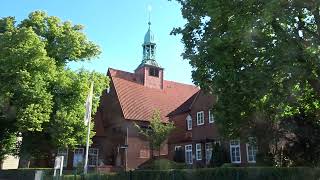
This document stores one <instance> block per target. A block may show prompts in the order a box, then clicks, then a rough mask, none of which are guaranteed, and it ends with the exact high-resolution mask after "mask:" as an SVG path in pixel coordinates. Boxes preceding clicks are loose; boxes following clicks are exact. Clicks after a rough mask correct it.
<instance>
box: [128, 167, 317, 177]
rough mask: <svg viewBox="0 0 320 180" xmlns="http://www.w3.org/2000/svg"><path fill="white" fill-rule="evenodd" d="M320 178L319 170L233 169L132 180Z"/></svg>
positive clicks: (145, 173)
mask: <svg viewBox="0 0 320 180" xmlns="http://www.w3.org/2000/svg"><path fill="white" fill-rule="evenodd" d="M319 177H320V169H319V168H274V167H233V168H204V169H183V170H166V171H164V170H141V171H134V172H132V180H140V179H151V180H171V179H174V180H214V179H219V180H232V179H236V180H257V179H259V180H302V179H303V180H318V178H319Z"/></svg>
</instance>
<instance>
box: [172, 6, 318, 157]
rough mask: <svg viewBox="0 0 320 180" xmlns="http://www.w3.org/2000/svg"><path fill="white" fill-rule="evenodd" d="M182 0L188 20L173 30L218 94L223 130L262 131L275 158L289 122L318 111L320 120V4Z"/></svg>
mask: <svg viewBox="0 0 320 180" xmlns="http://www.w3.org/2000/svg"><path fill="white" fill-rule="evenodd" d="M177 1H178V2H179V3H180V4H181V5H182V8H181V11H182V15H183V17H184V18H185V19H186V21H187V23H186V25H185V26H184V27H182V28H181V27H180V28H175V29H174V30H173V31H172V34H181V35H182V41H183V43H184V45H185V52H184V53H183V57H184V58H185V59H187V60H189V62H190V64H191V65H192V67H193V68H194V70H193V73H192V76H193V80H194V82H195V83H196V84H197V85H199V86H200V87H201V88H202V89H204V90H208V91H210V92H212V93H213V94H214V95H216V96H217V97H218V98H217V99H218V100H217V102H216V104H215V107H214V112H213V113H214V116H215V117H216V123H217V124H218V125H219V127H220V132H221V133H222V134H223V135H225V136H226V137H227V138H233V137H248V136H256V137H257V138H258V141H257V142H258V149H259V151H260V153H261V154H265V155H267V154H268V153H270V152H271V150H270V149H269V147H272V146H273V147H276V146H275V145H276V144H277V142H278V141H279V140H280V139H284V138H285V137H284V135H283V134H281V133H280V132H279V130H278V129H277V127H278V125H279V123H280V122H281V121H282V120H283V119H285V118H288V117H293V116H295V115H299V114H302V113H311V114H314V115H315V118H314V119H313V121H315V122H316V123H317V124H319V110H320V109H319V107H320V106H319V104H320V79H319V75H320V66H319V65H320V64H319V55H320V48H319V43H320V41H319V39H320V15H319V9H320V2H319V1H307V0H292V1H276V0H274V1H254V0H248V1H224V0H203V1H194V0H177ZM262 151H265V152H262ZM273 152H275V153H277V152H279V151H278V149H276V150H274V151H273Z"/></svg>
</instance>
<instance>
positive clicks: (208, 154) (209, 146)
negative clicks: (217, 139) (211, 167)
mask: <svg viewBox="0 0 320 180" xmlns="http://www.w3.org/2000/svg"><path fill="white" fill-rule="evenodd" d="M212 150H213V147H212V143H211V142H209V143H206V164H209V163H210V161H211V158H212Z"/></svg>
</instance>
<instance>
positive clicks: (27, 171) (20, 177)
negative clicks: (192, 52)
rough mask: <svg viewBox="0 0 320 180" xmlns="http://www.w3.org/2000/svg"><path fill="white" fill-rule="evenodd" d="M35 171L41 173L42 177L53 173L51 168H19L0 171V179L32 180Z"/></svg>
mask: <svg viewBox="0 0 320 180" xmlns="http://www.w3.org/2000/svg"><path fill="white" fill-rule="evenodd" d="M36 171H42V175H43V176H49V175H51V174H52V173H53V169H52V168H35V169H33V168H21V169H8V170H0V179H10V180H33V179H34V177H35V173H36Z"/></svg>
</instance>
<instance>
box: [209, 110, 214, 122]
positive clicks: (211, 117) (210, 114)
mask: <svg viewBox="0 0 320 180" xmlns="http://www.w3.org/2000/svg"><path fill="white" fill-rule="evenodd" d="M209 123H214V117H213V114H212V112H211V110H209Z"/></svg>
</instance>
